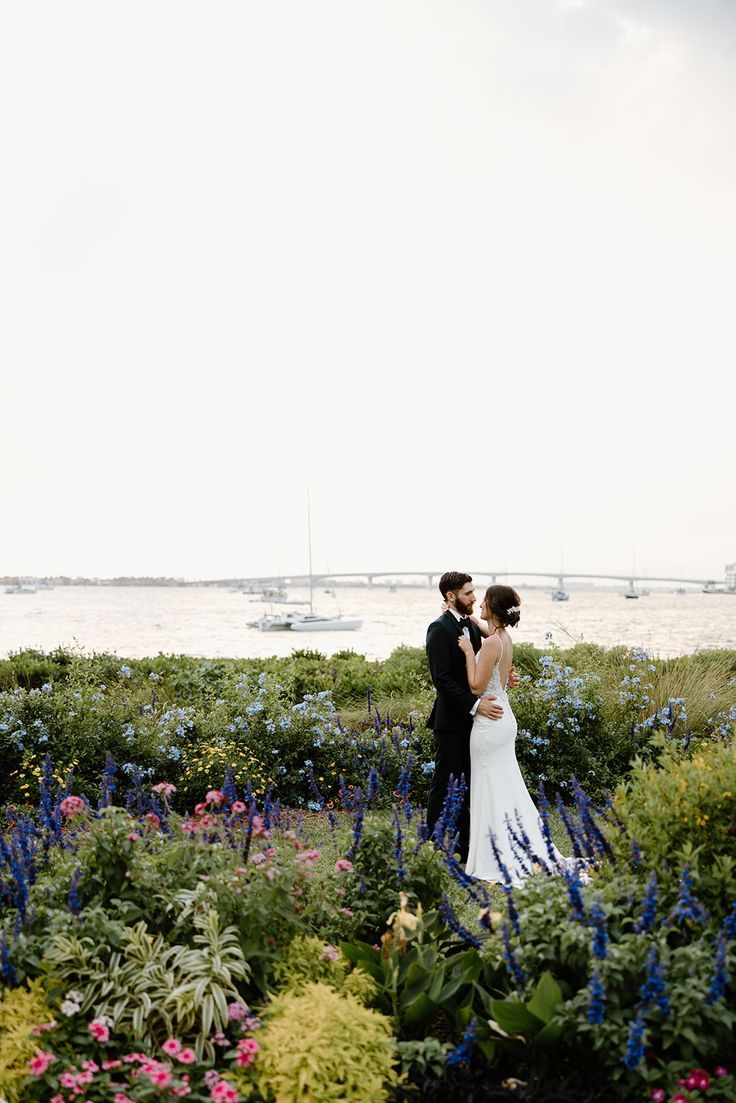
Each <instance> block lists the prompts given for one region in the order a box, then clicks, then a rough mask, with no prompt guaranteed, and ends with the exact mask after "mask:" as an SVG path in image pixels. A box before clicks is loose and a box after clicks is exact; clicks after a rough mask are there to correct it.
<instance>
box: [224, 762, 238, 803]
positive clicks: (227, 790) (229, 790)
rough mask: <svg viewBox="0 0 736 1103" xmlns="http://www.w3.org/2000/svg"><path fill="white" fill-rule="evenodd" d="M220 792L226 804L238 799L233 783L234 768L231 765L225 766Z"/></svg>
mask: <svg viewBox="0 0 736 1103" xmlns="http://www.w3.org/2000/svg"><path fill="white" fill-rule="evenodd" d="M222 793H223V796H224V797H225V800H226V801H227V803H228V806H229V805H231V804H232V803H233V801H234V800H237V799H238V790H237V787H236V785H235V770H234V769H233V768H232V766H231V765H228V766H226V767H225V776H224V778H223V779H222Z"/></svg>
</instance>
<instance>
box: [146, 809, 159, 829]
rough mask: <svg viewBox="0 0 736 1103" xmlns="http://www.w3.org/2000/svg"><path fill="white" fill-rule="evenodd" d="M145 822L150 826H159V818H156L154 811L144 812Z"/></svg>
mask: <svg viewBox="0 0 736 1103" xmlns="http://www.w3.org/2000/svg"><path fill="white" fill-rule="evenodd" d="M146 823H147V824H148V826H149V827H151V828H156V827H160V826H161V820H160V819H159V818H158V816H157V815H156V813H155V812H146Z"/></svg>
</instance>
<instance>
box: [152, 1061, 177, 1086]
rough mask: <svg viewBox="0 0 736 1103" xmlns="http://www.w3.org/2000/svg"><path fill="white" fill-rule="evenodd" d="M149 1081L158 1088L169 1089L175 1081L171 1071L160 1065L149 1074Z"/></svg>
mask: <svg viewBox="0 0 736 1103" xmlns="http://www.w3.org/2000/svg"><path fill="white" fill-rule="evenodd" d="M148 1079H149V1080H150V1081H151V1083H152V1084H155V1085H156V1087H157V1088H168V1086H169V1084H170V1083H171V1081H172V1079H173V1075H172V1072H171V1069H167V1068H165V1067H164V1066H163V1065H160V1066H159V1067H158V1068H157V1069H153V1070H152V1071H151V1072H149V1073H148Z"/></svg>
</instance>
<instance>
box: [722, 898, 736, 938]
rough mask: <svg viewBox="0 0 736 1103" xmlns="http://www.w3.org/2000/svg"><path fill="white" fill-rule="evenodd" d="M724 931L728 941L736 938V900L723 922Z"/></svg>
mask: <svg viewBox="0 0 736 1103" xmlns="http://www.w3.org/2000/svg"><path fill="white" fill-rule="evenodd" d="M723 931H724V933H725V935H726V938H728V939H731V940H733V939H735V938H736V900H734V901H733V903H732V904H731V910H730V912H729V913H728V915H727V916H726V918H725V919H724V921H723Z"/></svg>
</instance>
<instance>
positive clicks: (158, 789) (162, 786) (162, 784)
mask: <svg viewBox="0 0 736 1103" xmlns="http://www.w3.org/2000/svg"><path fill="white" fill-rule="evenodd" d="M151 791H152V792H153V793H163V795H164V796H165V797H170V796H171V794H172V793H175V792H176V786H175V785H172V784H171V782H170V781H159V782H157V783H156V784H155V785H154V786H152V789H151Z"/></svg>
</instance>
